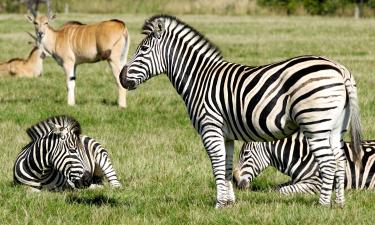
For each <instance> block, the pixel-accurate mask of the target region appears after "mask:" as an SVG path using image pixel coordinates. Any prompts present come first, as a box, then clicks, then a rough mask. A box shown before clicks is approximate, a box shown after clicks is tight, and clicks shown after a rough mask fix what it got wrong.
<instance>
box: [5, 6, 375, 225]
mask: <svg viewBox="0 0 375 225" xmlns="http://www.w3.org/2000/svg"><path fill="white" fill-rule="evenodd" d="M148 16H150V15H148V14H147V15H144V14H137V15H135V14H123V13H121V14H113V13H111V14H74V13H73V14H69V15H64V14H59V15H58V17H57V19H56V20H55V22H53V24H52V25H53V26H54V27H58V25H61V24H62V23H64V22H66V21H68V20H80V21H82V22H84V23H90V22H94V21H99V20H104V19H111V18H118V19H122V20H124V21H125V22H126V24H127V26H128V27H129V31H130V36H131V40H132V42H131V46H130V55H129V57H131V54H132V53H134V51H135V48H136V46H137V44H138V43H139V42H140V40H141V39H142V38H143V35H141V34H140V29H141V26H142V24H143V22H144V20H145V19H146V18H148ZM179 17H180V19H182V20H183V21H185V22H187V23H188V24H191V25H192V26H193V27H195V28H196V29H197V30H199V31H201V32H202V33H203V34H205V35H206V36H207V37H208V38H209V39H211V40H212V41H213V42H214V43H215V44H216V45H217V46H219V48H220V49H221V50H222V52H223V55H224V57H225V58H226V59H227V60H228V61H231V62H237V63H243V64H247V65H261V64H267V63H271V62H276V61H279V60H283V59H286V58H289V57H293V56H296V55H302V54H318V55H325V56H327V57H329V58H331V59H334V60H337V61H338V62H340V63H342V64H343V65H345V66H347V67H348V68H349V69H350V71H351V72H352V73H353V75H354V76H355V78H356V81H357V84H358V87H359V97H360V107H361V115H362V123H363V132H364V137H365V138H367V139H370V138H374V137H375V127H374V126H373V124H375V116H374V112H375V99H374V97H373V96H375V89H374V88H373V87H374V86H375V79H374V76H373V65H374V63H375V62H374V59H375V51H373V49H375V41H374V37H375V29H369V27H374V26H375V19H371V18H370V19H366V20H355V19H352V18H322V17H294V16H291V17H279V16H267V17H259V16H239V17H238V16H214V15H189V16H187V15H182V16H179ZM25 31H29V32H34V30H33V28H32V24H30V23H28V22H26V21H25V18H24V17H23V16H22V15H15V14H13V15H9V14H6V15H0V49H1V50H2V51H0V62H3V61H6V60H7V59H9V58H12V57H24V56H27V55H28V53H29V51H30V50H31V48H32V46H30V45H28V44H27V41H28V40H29V37H28V35H27V34H26V33H25ZM44 66H45V68H44V74H43V76H42V77H40V78H35V79H15V78H13V77H0V115H1V116H0V152H1V157H0V193H1V194H0V206H1V207H0V223H1V224H82V225H85V224H291V225H293V224H372V223H373V214H374V213H373V212H374V210H375V204H374V202H375V195H374V192H373V191H346V197H347V205H346V206H345V208H344V209H339V208H336V207H333V208H324V207H320V206H317V205H315V203H316V202H317V201H318V196H317V195H313V196H307V195H296V196H289V197H287V196H280V195H278V194H277V193H275V192H272V191H271V190H272V188H273V187H274V186H275V185H276V184H279V183H281V182H285V181H287V179H286V178H285V177H284V176H282V175H281V174H279V173H277V172H276V171H275V170H268V171H266V173H265V174H263V175H262V176H260V177H259V178H258V179H257V180H256V181H255V182H254V184H253V191H241V190H235V193H236V197H237V203H236V204H235V205H234V206H233V207H231V208H228V209H222V210H215V209H214V208H213V206H214V200H215V194H216V190H215V185H214V181H213V176H212V170H211V166H210V163H209V159H208V157H207V154H206V153H205V151H204V149H203V146H202V144H201V140H200V138H199V137H198V135H197V134H196V131H195V130H194V129H193V127H192V125H191V123H190V121H189V118H188V115H187V113H186V110H185V107H184V105H183V102H182V100H181V97H180V96H178V95H177V94H176V91H175V90H174V89H173V88H172V86H171V84H170V83H169V80H168V79H167V77H166V76H165V75H160V76H159V77H156V78H153V79H152V80H150V81H148V82H146V83H145V84H143V85H142V86H141V87H139V88H138V89H137V90H135V91H132V92H129V94H128V105H129V107H128V108H127V109H125V110H120V109H119V108H118V107H117V104H116V96H117V91H116V85H115V80H114V78H113V77H112V75H111V71H110V69H109V68H108V65H107V63H106V62H101V63H94V64H85V65H80V66H78V67H77V75H78V76H77V89H76V97H77V105H76V106H75V107H68V106H67V104H66V88H65V76H64V73H63V70H62V68H61V67H59V66H58V65H57V64H56V62H54V61H53V60H52V59H51V58H47V59H46V61H45V63H44ZM59 114H68V115H71V116H74V117H75V118H76V119H77V120H78V121H79V122H80V123H81V126H82V129H83V133H84V134H87V135H89V136H91V137H93V138H95V139H96V140H98V141H99V142H100V143H101V144H103V146H104V147H106V148H107V149H108V150H109V152H110V154H111V159H112V161H113V164H114V166H115V168H116V170H117V173H118V175H119V179H120V180H121V181H122V182H123V186H124V187H123V188H122V189H119V190H111V189H109V188H108V186H106V187H105V188H104V189H100V190H82V191H77V192H64V193H54V192H52V193H49V192H42V193H29V192H27V190H25V189H24V188H22V187H19V186H17V187H14V186H13V185H12V167H13V162H14V160H15V158H16V156H17V154H18V152H19V151H20V149H21V148H22V146H24V145H25V144H26V143H27V142H28V137H27V135H26V133H25V129H26V128H27V127H28V126H30V125H31V124H34V123H35V122H37V121H39V120H41V119H45V118H47V117H49V116H52V115H59ZM239 147H240V146H239V143H237V145H236V154H238V149H239ZM235 158H237V157H235Z"/></svg>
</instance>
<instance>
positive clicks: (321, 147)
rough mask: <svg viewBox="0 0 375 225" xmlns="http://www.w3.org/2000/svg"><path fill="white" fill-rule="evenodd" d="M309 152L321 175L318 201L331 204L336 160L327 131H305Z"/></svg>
mask: <svg viewBox="0 0 375 225" xmlns="http://www.w3.org/2000/svg"><path fill="white" fill-rule="evenodd" d="M305 136H306V138H307V140H308V143H309V147H310V150H311V152H312V153H313V154H314V156H315V159H316V160H317V162H318V165H319V170H320V173H321V176H322V186H321V189H320V198H319V203H320V204H322V205H330V204H331V195H332V189H333V181H334V177H335V172H336V161H335V157H334V155H333V152H332V150H331V145H330V142H329V133H326V134H323V135H322V134H321V135H313V134H311V133H305Z"/></svg>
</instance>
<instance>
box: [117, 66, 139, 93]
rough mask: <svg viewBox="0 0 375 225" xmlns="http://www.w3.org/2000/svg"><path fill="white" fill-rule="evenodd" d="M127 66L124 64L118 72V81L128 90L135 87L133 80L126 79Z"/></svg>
mask: <svg viewBox="0 0 375 225" xmlns="http://www.w3.org/2000/svg"><path fill="white" fill-rule="evenodd" d="M127 74H128V66H124V67H123V68H122V70H121V72H120V83H121V85H122V87H123V88H125V89H128V90H133V89H135V85H136V84H135V81H132V80H129V79H127Z"/></svg>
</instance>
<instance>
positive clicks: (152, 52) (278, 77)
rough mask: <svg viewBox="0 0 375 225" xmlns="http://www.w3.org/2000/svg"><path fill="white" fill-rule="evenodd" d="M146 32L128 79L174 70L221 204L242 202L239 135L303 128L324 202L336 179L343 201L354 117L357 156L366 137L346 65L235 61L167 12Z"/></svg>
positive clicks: (254, 137) (258, 137) (259, 137)
mask: <svg viewBox="0 0 375 225" xmlns="http://www.w3.org/2000/svg"><path fill="white" fill-rule="evenodd" d="M143 34H145V35H146V37H145V38H144V39H143V40H142V41H141V43H140V44H139V46H138V47H137V49H136V52H135V54H134V56H133V58H132V59H131V60H130V61H129V62H128V63H127V64H126V65H125V66H124V68H123V69H122V71H121V73H120V81H121V84H122V85H123V87H125V88H126V89H129V90H132V89H135V88H136V87H137V86H138V85H140V84H141V83H143V82H145V81H147V80H148V79H150V78H151V77H153V76H156V75H159V74H161V73H166V74H167V76H168V78H169V80H170V82H171V83H172V85H173V86H174V87H175V89H176V91H177V93H178V94H179V95H180V96H181V97H182V99H183V100H184V102H185V105H186V108H187V111H188V114H189V117H190V119H191V122H192V124H193V125H194V127H195V129H196V130H197V132H198V133H199V134H200V136H201V139H202V142H203V145H204V147H205V149H206V151H207V153H208V156H209V158H210V160H211V164H212V170H213V174H214V177H215V181H216V190H217V193H216V208H220V207H225V206H226V205H230V204H232V203H234V202H235V195H234V192H233V186H232V183H231V180H232V163H233V162H232V161H233V147H234V140H243V141H246V142H249V141H272V140H278V139H282V138H285V137H288V136H289V135H292V134H293V133H294V132H295V131H297V130H299V129H300V130H302V132H303V133H304V134H305V136H306V137H307V138H308V139H309V144H310V149H311V151H312V152H313V154H314V155H315V159H316V160H317V162H318V165H319V168H320V171H322V177H323V180H322V183H323V184H322V188H321V193H320V199H319V202H320V203H321V204H322V205H330V203H331V195H332V189H333V183H334V182H333V180H334V178H336V201H337V203H338V204H339V205H340V206H343V205H344V202H345V199H344V173H345V171H344V170H345V162H346V161H345V154H344V151H343V150H342V146H343V142H342V135H343V131H345V130H346V129H347V127H348V126H349V120H350V119H351V127H352V132H351V135H352V140H353V141H354V143H355V145H354V147H353V149H354V153H355V155H354V156H355V157H356V159H357V158H358V156H357V154H358V152H359V150H360V139H361V138H360V120H359V108H358V99H357V89H356V84H355V81H354V79H353V77H352V76H351V74H350V72H349V71H348V70H347V69H346V68H345V67H344V66H342V65H340V64H338V63H336V62H333V61H331V60H329V59H326V58H324V57H320V56H299V57H295V58H291V59H287V60H284V61H282V62H278V63H273V64H269V65H263V66H258V67H250V66H245V65H240V64H235V63H231V62H228V61H225V60H224V59H223V57H222V56H221V53H220V51H219V50H218V49H217V48H216V47H215V46H214V45H213V44H211V43H210V41H208V40H207V39H206V38H205V37H204V36H203V35H202V34H200V33H199V32H198V31H196V30H195V29H194V28H192V27H191V26H189V25H187V24H186V23H184V22H182V21H180V20H179V19H177V18H175V17H172V16H167V15H161V16H154V17H151V18H150V19H148V20H146V22H145V24H144V26H143ZM336 165H337V166H336Z"/></svg>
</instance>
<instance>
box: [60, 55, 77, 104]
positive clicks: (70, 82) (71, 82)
mask: <svg viewBox="0 0 375 225" xmlns="http://www.w3.org/2000/svg"><path fill="white" fill-rule="evenodd" d="M63 68H64V71H65V75H66V88H67V91H68V105H75V104H76V101H75V94H74V92H75V86H76V75H75V70H76V68H75V65H74V62H64V65H63Z"/></svg>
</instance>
